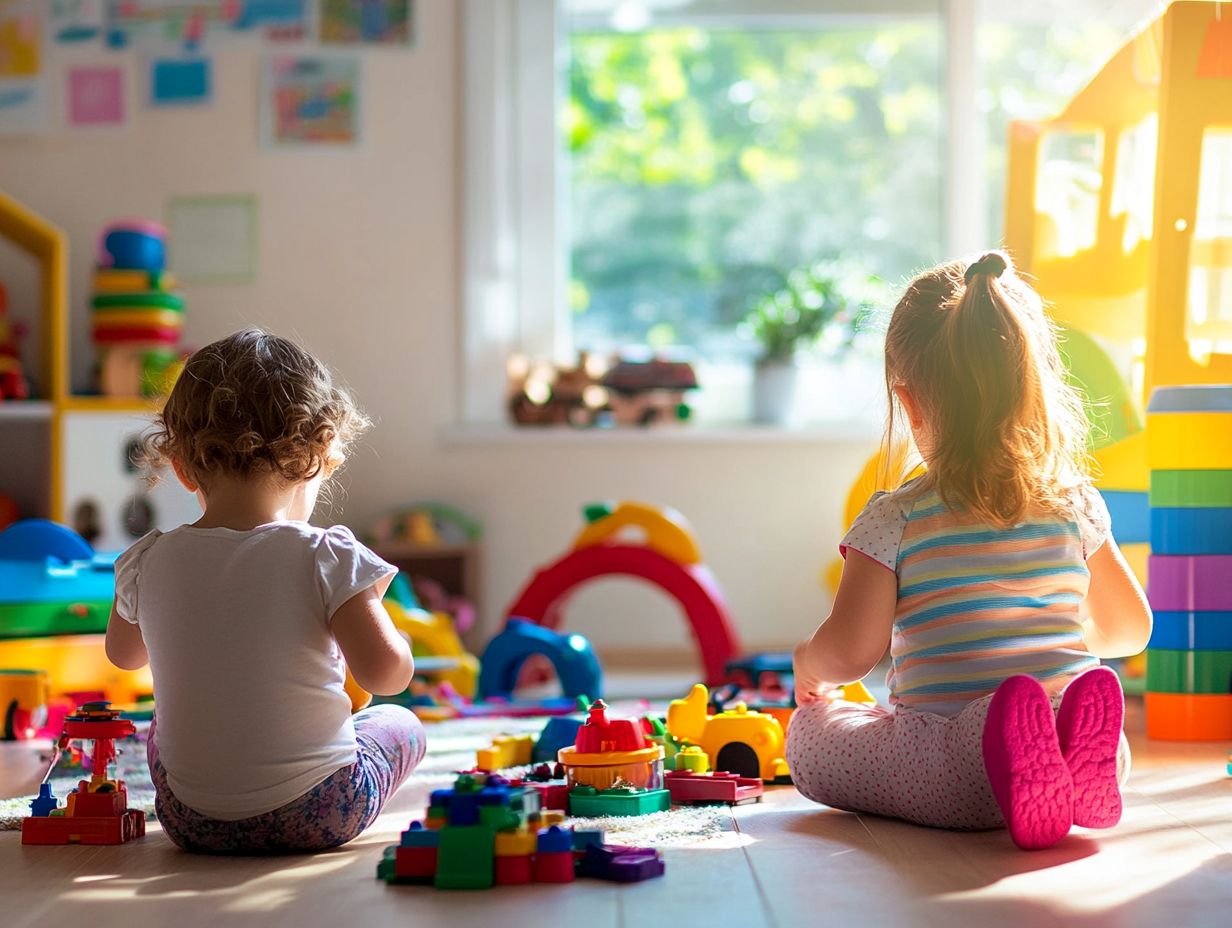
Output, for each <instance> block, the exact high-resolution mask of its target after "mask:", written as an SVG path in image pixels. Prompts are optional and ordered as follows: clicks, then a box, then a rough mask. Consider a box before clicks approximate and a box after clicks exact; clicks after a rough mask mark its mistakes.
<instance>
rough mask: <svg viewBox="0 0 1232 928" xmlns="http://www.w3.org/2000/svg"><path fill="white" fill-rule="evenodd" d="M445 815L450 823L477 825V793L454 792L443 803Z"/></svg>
mask: <svg viewBox="0 0 1232 928" xmlns="http://www.w3.org/2000/svg"><path fill="white" fill-rule="evenodd" d="M445 817H446V818H447V819H448V820H449V824H450V825H478V824H479V794H478V793H455V794H454V795H453V797H452V798H451V799H450V800H449V801H448V802H447V803H445Z"/></svg>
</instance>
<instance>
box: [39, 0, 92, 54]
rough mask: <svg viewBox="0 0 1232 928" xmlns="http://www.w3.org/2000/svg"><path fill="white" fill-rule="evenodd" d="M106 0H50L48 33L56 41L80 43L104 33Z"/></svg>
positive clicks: (89, 40) (90, 40)
mask: <svg viewBox="0 0 1232 928" xmlns="http://www.w3.org/2000/svg"><path fill="white" fill-rule="evenodd" d="M105 10H106V7H105V2H104V0H50V2H49V3H48V6H47V34H48V35H49V36H50V37H51V39H52V41H54V42H61V43H64V44H80V43H85V42H92V41H94V40H95V39H97V38H98V37H99V36H101V35H102V34H103V20H104V13H105Z"/></svg>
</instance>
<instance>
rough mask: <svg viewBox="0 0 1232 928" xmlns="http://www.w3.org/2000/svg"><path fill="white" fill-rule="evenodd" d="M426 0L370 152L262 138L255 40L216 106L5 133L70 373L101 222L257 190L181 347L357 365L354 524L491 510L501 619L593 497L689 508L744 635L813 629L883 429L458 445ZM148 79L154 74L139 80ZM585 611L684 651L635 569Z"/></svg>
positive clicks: (456, 94) (491, 574)
mask: <svg viewBox="0 0 1232 928" xmlns="http://www.w3.org/2000/svg"><path fill="white" fill-rule="evenodd" d="M416 9H417V15H418V17H419V24H418V28H417V31H418V40H417V43H416V46H415V48H414V49H413V50H412V51H410V52H399V51H391V50H379V51H373V52H369V53H367V54H366V55H365V61H364V69H365V74H364V82H365V101H364V106H365V112H364V116H365V124H364V129H365V134H366V139H365V142H364V144H363V145H362V146H361V147H360V148H359V150H357V151H355V152H347V153H338V152H316V151H309V152H304V153H272V152H268V151H264V150H262V149H261V148H260V147H259V145H258V141H257V86H258V77H259V75H258V62H259V54H258V53H257V52H255V51H253V50H249V49H231V50H224V51H223V52H221V53H219V55H218V58H217V69H216V76H217V88H216V100H215V103H214V105H213V106H211V107H209V108H207V109H204V110H192V109H183V110H171V111H151V110H149V109H146V108H144V107H143V106H140V105H139V106H138V107H137V110H136V114H135V119H134V123H133V125H132V127H131V128H130V130H129V131H127V132H125V133H122V134H116V135H97V134H93V135H84V136H83V135H66V134H60V135H50V136H46V137H42V138H38V139H35V140H3V141H0V188H3V189H4V190H5V191H7V192H9V193H11V194H12V195H14V196H16V197H17V198H18V199H20V200H22V201H24V202H26V203H27V204H29V205H30V206H31V207H33V208H34V209H36V210H37V211H39V212H40V213H42V214H43V215H45V216H47V217H48V218H50V219H51V220H52V221H54V222H56V223H58V224H59V225H60V226H62V227H63V228H64V229H65V230H66V231H67V232H68V234H69V236H70V240H71V242H72V256H71V267H72V280H71V301H72V316H73V330H74V347H75V350H76V352H77V356H76V358H75V365H74V366H75V367H76V368H77V369H78V370H79V371H84V369H85V365H86V364H88V356H89V351H90V349H89V343H88V330H87V316H88V313H87V311H86V307H87V305H88V304H87V302H86V300H87V294H88V289H89V279H88V275H89V273H90V270H91V260H92V252H93V248H94V242H95V238H96V236H97V234H98V230H99V229H100V228H101V227H102V225H103V224H104V223H106V222H107V221H109V220H111V219H114V218H116V217H120V216H133V215H148V216H153V217H161V216H162V215H163V214H164V209H165V205H166V201H167V198H168V197H170V196H176V195H203V194H228V193H254V194H256V196H257V198H258V201H259V207H258V208H259V220H258V221H259V236H260V242H259V256H258V276H257V279H256V281H255V282H254V283H252V284H250V285H243V286H238V285H236V286H211V287H204V286H191V287H186V288H185V290H186V293H187V296H188V305H189V314H188V322H187V328H186V334H185V340H186V342H187V343H189V344H191V345H198V346H199V345H201V344H204V343H206V342H207V341H209V340H211V339H213V338H216V337H218V336H221V335H223V334H226V333H227V332H229V331H231V330H233V329H235V328H236V327H238V326H241V325H246V324H258V325H263V326H267V327H269V328H270V329H272V330H274V331H277V332H279V333H281V334H285V335H290V336H294V337H296V338H298V339H300V340H301V341H302V342H303V343H304V344H305V345H306V346H307V347H308V348H309V349H310V350H312V351H314V352H316V353H318V354H319V355H320V356H321V357H323V358H324V359H325V360H326V361H328V363H330V364H331V365H332V366H333V367H335V368H336V369H337V370H339V371H341V372H342V373H343V374H344V376H345V377H346V379H347V380H348V381H349V383H350V384H351V386H352V387H353V388H354V390H355V391H356V393H357V394H358V396H359V397H360V399H361V401H362V402H363V404H364V405H365V407H366V408H367V409H368V410H369V411H370V413H372V414H373V415H374V417H375V418H376V419H377V420H378V426H377V428H376V430H375V431H374V432H373V434H372V435H371V436H370V438H369V440H368V441H367V442H366V445H365V447H363V448H362V449H360V450H359V451H358V453H357V454H356V456H355V457H354V459H353V461H352V464H351V466H350V467H349V468H348V470H347V472H346V476H345V478H344V481H343V482H344V484H345V486H346V489H347V497H346V500H345V510H344V513H343V515H342V518H343V519H344V520H345V521H347V522H348V523H350V524H352V525H355V526H363V525H364V524H365V523H367V522H369V521H370V520H371V519H372V518H373V517H374V516H376V515H377V514H378V513H380V512H381V511H382V510H384V509H387V508H390V507H393V506H396V505H398V504H399V503H404V502H409V501H412V500H420V499H430V498H435V499H441V500H445V501H448V502H452V503H455V504H457V505H460V506H462V507H463V508H465V509H466V510H468V511H470V512H472V513H474V514H475V515H476V516H478V517H479V518H481V519H482V520H483V521H484V523H485V524H486V527H487V536H486V549H485V563H484V594H483V595H484V607H485V609H484V618H485V621H486V622H488V623H493V622H495V621H497V620H498V616H497V612H498V611H499V610H500V609H501V608H502V607H503V606H504V605H505V604H506V603H507V602H508V601H509V600H510V599H511V598H512V597H513V596H514V595H515V594H516V592H517V591H518V589H519V588H520V587H521V585H522V584H523V583H524V582H525V580H526V579H527V578H528V577H529V575H530V573H531V571H532V569H533V568H534V567H535V566H536V565H540V564H543V563H545V562H546V561H548V560H550V559H552V558H554V557H555V556H556V555H557V554H558V553H560V552H561V551H562V550H563V549H564V547H565V545H566V544H567V542H568V539H569V538H570V537H571V536H572V534H573V533H574V532H575V531H576V530H577V529H578V527H579V526H580V524H581V515H580V507H581V505H582V504H583V503H585V502H588V501H591V500H595V499H604V498H638V499H645V500H647V501H650V502H655V503H662V504H667V505H672V506H674V507H676V508H678V509H680V510H681V511H682V512H684V513H685V514H686V515H687V516H688V517H689V518H690V519H691V521H692V522H693V524H694V527H695V529H696V531H697V534H698V537H699V541H700V543H701V546H702V550H703V552H704V554H705V556H706V558H707V561H708V563H709V565H710V566H711V568H712V569H713V571H714V572H715V574H716V575H717V577H718V578H719V580H720V582H721V583H722V584H723V586H724V587H725V589H726V591H727V594H728V598H729V600H730V605H731V608H732V611H733V614H734V615H735V617H736V619H737V621H738V624H739V627H740V632H741V634H742V635H743V637H744V639H745V642H746V644H749V645H753V646H759V645H779V646H783V645H787V644H789V643H791V642H793V641H794V640H797V639H799V638H800V637H801V636H803V635H805V634H807V633H808V632H809V631H810V630H811V628H812V625H813V623H814V622H815V621H816V620H817V619H819V618H820V617H821V615H823V614H824V609H825V607H826V605H827V596H826V594H824V593H823V591H822V590H821V588H820V586H819V584H818V575H819V571H820V569H821V567H822V565H823V563H824V562H825V561H826V560H828V559H829V558H830V557H832V556H833V552H834V550H835V547H834V546H835V544H836V542H837V540H838V537H839V521H840V518H841V516H840V513H841V507H842V502H843V498H844V497H845V495H846V491H847V488H848V486H849V485H850V483H851V481H852V480H853V479H854V475H855V473H856V472H857V470H858V469H859V466H860V464H861V463H862V461H863V459H864V458H865V456H866V455H867V454H868V453H869V451H870V450H871V448H870V447H869V443H867V442H845V443H835V444H825V443H818V442H816V441H814V442H804V441H796V442H782V441H779V442H769V443H765V444H762V443H750V442H732V441H727V442H723V441H718V442H715V443H698V442H693V441H688V442H680V441H668V442H665V443H663V444H657V443H647V442H625V441H619V440H617V441H614V442H613V441H601V440H600V439H602V436H599V437H597V438H595V439H591V440H581V439H579V440H571V441H553V440H549V441H548V442H546V443H545V442H537V441H536V440H535V439H534V437H533V436H527V437H524V438H523V437H519V438H517V439H515V440H508V441H503V442H500V441H497V442H488V443H478V444H474V443H466V442H458V441H442V437H441V434H442V430H443V429H445V428H447V427H448V426H449V425H450V424H451V423H452V422H453V419H454V410H455V408H456V398H457V383H458V380H459V377H460V371H459V369H458V360H457V359H458V349H457V345H458V338H459V325H460V286H459V280H460V268H459V256H460V247H459V246H460V240H461V236H462V234H463V230H462V229H461V227H460V218H459V217H460V208H459V204H460V191H459V190H458V179H459V177H460V167H459V162H460V151H459V143H458V135H459V133H458V127H459V106H460V102H461V101H460V90H459V88H460V81H459V59H458V51H457V49H458V44H459V42H458V40H459V35H458V22H457V18H456V12H455V6H454V4H453V3H451V2H447V0H427V2H423V3H419V4H417V5H416ZM142 83H143V82H142V81H141V79H140V75H139V74H138V88H137V89H138V93H139V95H140V93H142V92H143V87H142ZM171 245H172V249H173V250H174V242H172V243H171ZM173 269H174V268H173ZM569 624H570V626H571V627H573V628H575V629H577V630H579V631H582V632H584V633H586V634H589V635H590V636H591V637H592V638H593V639H594V641H595V642H596V643H597V644H598V645H599V646H600V647H603V646H605V645H606V646H609V647H612V646H614V647H619V648H622V649H623V648H627V647H632V646H639V645H644V646H648V647H655V648H658V647H671V646H675V645H682V644H683V643H684V642H685V633H684V625H683V621H682V620H681V619H679V618H678V617H676V616H675V615H674V613H673V610H672V609H670V608H668V607H667V606H666V600H664V599H663V598H662V597H661V596H659V595H658V594H657V593H652V592H648V591H642V590H638V589H636V588H633V587H632V585H631V584H628V583H623V584H622V583H618V582H616V581H608V582H604V583H602V584H599V585H596V586H595V587H593V588H590V589H588V590H586V591H583V592H582V593H581V594H580V595H579V596H578V597H577V599H576V605H575V608H574V609H572V610H571V611H570V618H569Z"/></svg>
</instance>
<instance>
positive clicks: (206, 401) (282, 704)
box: [107, 329, 425, 854]
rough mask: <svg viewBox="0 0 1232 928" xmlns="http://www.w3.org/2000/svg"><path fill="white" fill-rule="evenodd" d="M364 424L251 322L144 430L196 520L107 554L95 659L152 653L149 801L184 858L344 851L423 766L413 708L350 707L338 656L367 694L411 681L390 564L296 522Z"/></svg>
mask: <svg viewBox="0 0 1232 928" xmlns="http://www.w3.org/2000/svg"><path fill="white" fill-rule="evenodd" d="M368 426H369V422H368V420H367V419H366V418H365V417H364V415H363V414H362V413H361V412H360V411H359V409H358V408H357V407H356V406H355V404H354V403H353V402H352V400H351V398H350V396H348V394H347V393H346V392H345V391H344V390H343V389H341V388H340V387H339V386H337V385H336V384H335V383H334V382H333V379H332V378H331V376H330V373H329V371H328V370H326V368H325V367H324V366H323V365H322V364H321V363H320V362H319V361H317V360H316V359H315V358H313V357H312V356H311V355H309V354H308V353H307V352H305V351H304V350H303V349H301V348H299V347H298V346H296V345H294V344H292V343H291V342H289V341H287V340H286V339H283V338H279V337H277V336H275V335H269V334H266V333H264V332H261V331H258V330H255V329H249V330H246V331H242V332H238V333H236V334H234V335H230V336H228V337H227V338H223V339H221V340H219V341H217V342H214V343H213V344H211V345H208V346H206V347H205V348H202V349H201V350H200V351H198V352H196V353H195V354H193V355H192V356H191V357H190V358H189V359H188V362H187V364H186V365H185V367H184V371H183V374H182V375H181V376H180V378H179V380H178V381H177V382H176V385H175V387H174V389H173V390H172V391H171V395H170V396H169V397H168V398H167V403H166V406H165V407H164V409H163V411H162V413H161V414H160V415H159V416H158V418H157V420H156V423H155V429H154V431H153V433H152V434H151V435H150V436H149V438H148V439H147V442H146V451H147V458H148V459H149V460H150V462H151V463H167V464H169V465H170V466H171V468H172V469H173V470H174V472H175V474H176V476H177V477H178V478H179V480H180V482H181V483H182V484H183V485H184V486H185V488H187V489H188V490H189V492H192V493H196V494H197V496H198V498H199V499H200V502H201V506H202V510H203V512H202V516H201V518H200V519H198V520H197V521H196V522H194V523H192V524H191V525H183V526H180V527H179V528H177V529H174V530H172V531H169V532H165V533H164V532H158V531H154V532H151V533H150V534H148V535H146V536H145V537H144V538H142V539H141V540H140V541H138V542H137V543H136V544H134V545H133V546H132V547H131V548H129V549H128V551H126V552H125V553H124V554H123V556H121V557H120V559H119V560H118V561H117V562H116V599H115V605H114V607H113V609H112V614H111V620H110V622H109V623H108V627H107V656H108V657H109V658H110V659H111V661H112V663H114V664H115V665H116V666H118V667H122V668H126V669H135V668H138V667H142V666H144V665H145V664H146V663H147V661H148V663H149V664H150V669H151V672H152V674H153V677H154V690H155V694H156V698H157V708H156V721H155V723H154V724H153V725H151V728H150V737H149V744H148V755H149V764H150V773H151V775H152V777H153V780H154V786H155V790H156V793H157V797H156V806H155V808H156V811H157V815H158V819H159V821H160V822H161V824H162V827H163V830H164V831H165V832H166V833H167V835H168V836H169V837H170V838H171V840H172V841H174V842H175V843H176V844H177V845H179V846H180V847H182V848H184V849H186V850H190V851H197V852H202V853H216V854H234V853H277V852H291V851H305V850H314V849H320V848H328V847H334V846H337V845H340V844H344V843H345V842H347V841H350V840H351V839H352V838H354V837H356V836H357V835H358V834H359V833H360V832H362V831H363V830H364V829H365V828H367V827H368V826H369V825H370V824H372V822H373V820H374V819H375V818H376V816H377V814H378V813H379V812H380V810H381V807H382V805H383V804H384V803H385V801H386V800H387V799H388V798H389V797H390V796H391V795H392V794H393V792H394V791H395V790H396V789H397V788H398V786H399V785H400V784H401V783H402V782H403V781H404V780H405V779H406V778H407V777H408V776H409V775H410V773H411V771H412V770H413V769H414V768H415V766H416V765H417V764H418V763H419V762H420V760H422V758H423V754H424V749H425V740H424V732H423V726H422V725H421V724H420V722H419V720H418V719H417V718H416V717H415V716H414V715H413V714H412V713H411V712H410V711H408V710H406V709H403V708H401V707H398V706H376V707H372V708H368V709H365V710H363V711H361V712H359V713H357V714H355V715H354V716H352V714H351V702H350V698H349V697H348V695H347V693H346V691H345V689H344V681H345V673H346V668H347V667H349V668H350V671H351V673H352V674H353V676H354V678H355V680H356V682H358V684H359V685H360V686H362V687H363V688H365V689H367V690H370V691H371V692H374V693H383V694H393V693H399V692H401V691H402V690H404V689H406V687H407V685H408V684H409V682H410V679H411V675H412V673H413V670H414V664H413V661H412V659H411V650H410V646H409V644H408V642H407V641H406V639H405V638H404V637H403V636H401V635H400V634H399V633H398V631H397V630H396V629H395V628H394V626H393V624H392V622H391V621H390V619H389V616H388V614H387V613H386V611H385V609H384V607H383V606H382V604H381V597H382V595H383V594H384V592H385V590H386V588H387V587H388V586H389V584H390V582H391V580H392V579H393V577H394V575H395V573H396V568H394V567H393V566H391V565H390V564H387V563H385V562H384V561H383V560H381V559H380V558H379V557H377V556H376V555H375V554H373V553H372V552H371V551H369V550H368V549H367V548H366V547H364V546H363V545H362V544H360V543H359V542H358V541H356V539H355V537H354V536H353V535H352V534H351V532H350V531H349V530H347V529H346V528H343V527H341V526H335V527H333V528H328V529H322V528H317V527H315V526H313V525H309V524H308V521H307V520H308V518H309V517H310V516H311V515H312V511H313V508H314V507H315V505H316V501H317V495H318V493H319V492H320V490H321V487H322V484H323V483H324V482H325V481H326V480H328V479H329V478H330V477H331V476H332V475H333V474H334V473H335V472H336V470H337V469H338V467H339V466H340V465H341V464H342V462H343V459H344V456H345V453H346V449H347V446H348V444H349V443H350V442H351V441H353V440H354V439H355V438H356V437H358V436H359V435H360V434H361V433H362V432H363V431H365V430H366V429H367V428H368ZM344 658H345V664H344Z"/></svg>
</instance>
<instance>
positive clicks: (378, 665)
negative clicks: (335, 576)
mask: <svg viewBox="0 0 1232 928" xmlns="http://www.w3.org/2000/svg"><path fill="white" fill-rule="evenodd" d="M330 621H331V627H332V628H333V632H334V638H335V639H337V641H338V647H340V648H341V649H342V656H343V657H345V658H346V662H347V666H348V667H349V668H350V669H351V676H353V677H354V678H355V682H357V683H358V684H359V685H360V686H362V687H363V688H364V689H366V690H367V691H368V692H370V693H377V694H378V695H384V696H392V695H395V694H397V693H401V692H402V691H403V690H405V689H406V688H407V687H408V686H409V685H410V683H411V676H412V675H413V674H414V672H415V662H414V660H413V659H412V658H411V646H410V645H409V644H408V643H407V640H406V638H404V637H403V636H402V635H400V634H399V633H398V630H397V629H396V628H394V623H393V622H392V621H391V620H390V618H389V613H388V612H386V611H385V607H384V606H383V605H382V604H381V596H380V593H379V592H378V590H377V587H375V586H372V587H369V588H368V589H366V590H364V591H363V592H362V593H356V594H355V595H354V596H352V597H351V598H350V599H348V600H347V601H346V602H345V603H343V604H342V605H341V606H339V607H338V609H337V610H336V611H335V612H334V615H333V618H332V619H331V620H330Z"/></svg>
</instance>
